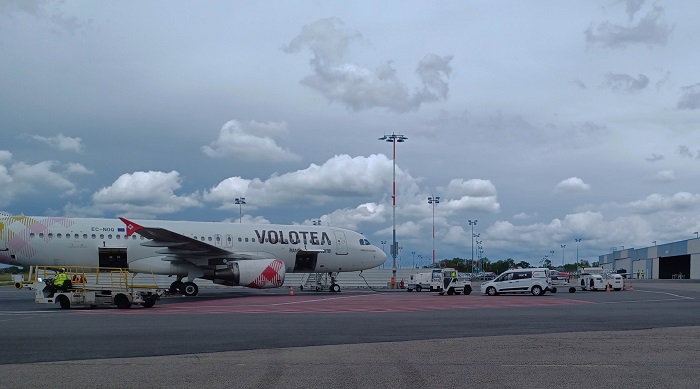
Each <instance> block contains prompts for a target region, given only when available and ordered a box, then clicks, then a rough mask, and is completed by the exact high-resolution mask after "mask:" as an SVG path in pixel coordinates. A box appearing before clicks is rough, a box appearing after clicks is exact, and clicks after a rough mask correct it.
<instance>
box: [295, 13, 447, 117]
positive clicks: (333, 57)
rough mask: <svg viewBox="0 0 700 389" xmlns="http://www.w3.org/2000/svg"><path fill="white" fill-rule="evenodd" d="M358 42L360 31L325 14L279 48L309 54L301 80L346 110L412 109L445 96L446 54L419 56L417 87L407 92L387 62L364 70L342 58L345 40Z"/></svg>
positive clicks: (346, 45) (346, 42)
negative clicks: (308, 69)
mask: <svg viewBox="0 0 700 389" xmlns="http://www.w3.org/2000/svg"><path fill="white" fill-rule="evenodd" d="M361 40H362V35H360V34H359V33H357V32H350V31H347V30H346V29H345V28H344V24H343V22H342V21H341V20H340V19H337V18H328V19H321V20H318V21H316V22H314V23H312V24H309V25H306V26H304V27H303V28H302V31H301V33H299V34H298V35H297V36H296V37H294V38H293V39H292V40H291V41H290V42H289V44H287V45H284V46H283V47H282V50H284V51H285V52H287V53H297V52H299V51H301V50H302V49H304V48H308V49H309V50H310V51H311V53H312V58H311V59H310V61H309V62H310V64H311V68H312V70H313V74H312V75H309V76H307V77H305V78H303V79H302V80H301V83H302V84H303V85H306V86H308V87H310V88H312V89H314V90H316V91H317V92H319V93H321V94H322V95H323V96H324V97H325V98H326V99H327V100H328V101H331V102H335V101H339V102H340V103H342V104H343V105H345V106H346V107H347V108H348V109H349V110H352V111H362V110H366V109H371V108H375V107H380V108H386V109H388V110H391V111H395V112H407V111H415V110H417V109H418V108H419V107H420V106H421V105H422V104H423V103H427V102H433V101H439V100H444V99H446V98H447V95H448V92H449V86H448V84H447V81H446V79H447V78H448V77H449V75H450V73H451V71H452V69H451V67H450V61H452V56H442V57H441V56H438V55H435V54H427V55H425V56H424V58H423V59H422V60H421V61H420V62H419V63H418V66H417V68H416V73H417V75H418V77H419V79H420V80H421V86H420V87H417V88H414V90H413V91H411V90H410V88H409V87H408V86H407V85H406V84H405V83H404V82H402V81H401V80H400V79H399V78H398V76H397V74H396V69H395V68H394V67H393V66H392V63H391V61H387V62H386V63H384V64H383V65H381V66H379V67H377V68H376V69H368V68H366V67H363V66H361V65H358V64H354V63H352V62H349V61H347V60H346V59H345V55H346V52H347V50H348V48H349V46H350V44H351V43H353V42H357V41H361Z"/></svg>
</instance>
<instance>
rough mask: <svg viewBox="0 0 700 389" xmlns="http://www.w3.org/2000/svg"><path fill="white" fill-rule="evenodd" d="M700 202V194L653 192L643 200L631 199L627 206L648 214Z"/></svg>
mask: <svg viewBox="0 0 700 389" xmlns="http://www.w3.org/2000/svg"><path fill="white" fill-rule="evenodd" d="M699 204H700V195H698V194H691V193H688V192H678V193H676V194H674V195H672V196H665V195H662V194H659V193H654V194H651V195H649V196H647V197H646V198H645V199H644V200H638V201H633V202H631V203H629V204H628V206H627V207H628V208H629V209H631V210H632V211H633V212H636V213H640V214H650V213H654V212H660V211H683V210H688V209H691V208H693V207H695V206H697V205H699Z"/></svg>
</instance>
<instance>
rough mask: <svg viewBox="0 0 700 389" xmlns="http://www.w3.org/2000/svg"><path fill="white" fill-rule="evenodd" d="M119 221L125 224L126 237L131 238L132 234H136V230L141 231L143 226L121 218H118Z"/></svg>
mask: <svg viewBox="0 0 700 389" xmlns="http://www.w3.org/2000/svg"><path fill="white" fill-rule="evenodd" d="M119 220H121V221H123V222H124V224H126V236H127V237H129V236H131V235H132V234H133V233H134V232H137V231H138V230H140V229H142V228H143V226H140V225H138V224H136V223H134V222H132V221H130V220H127V219H124V218H123V217H120V218H119Z"/></svg>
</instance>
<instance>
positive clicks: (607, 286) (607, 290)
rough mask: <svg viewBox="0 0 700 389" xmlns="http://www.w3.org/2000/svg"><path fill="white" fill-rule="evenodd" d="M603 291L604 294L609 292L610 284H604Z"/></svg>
mask: <svg viewBox="0 0 700 389" xmlns="http://www.w3.org/2000/svg"><path fill="white" fill-rule="evenodd" d="M605 291H606V292H610V284H606V285H605Z"/></svg>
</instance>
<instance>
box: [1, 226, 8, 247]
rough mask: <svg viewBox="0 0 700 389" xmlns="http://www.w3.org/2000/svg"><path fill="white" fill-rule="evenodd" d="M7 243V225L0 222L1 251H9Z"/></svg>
mask: <svg viewBox="0 0 700 389" xmlns="http://www.w3.org/2000/svg"><path fill="white" fill-rule="evenodd" d="M8 235H9V234H8ZM7 241H8V238H7V237H6V236H5V223H3V222H0V251H7Z"/></svg>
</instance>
